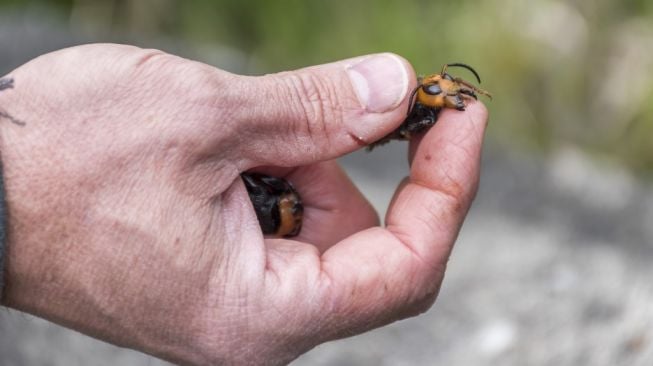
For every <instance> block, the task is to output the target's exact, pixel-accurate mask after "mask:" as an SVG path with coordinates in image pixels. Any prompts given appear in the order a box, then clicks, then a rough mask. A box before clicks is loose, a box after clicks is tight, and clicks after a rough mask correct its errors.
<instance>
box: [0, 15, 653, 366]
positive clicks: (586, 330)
mask: <svg viewBox="0 0 653 366" xmlns="http://www.w3.org/2000/svg"><path fill="white" fill-rule="evenodd" d="M27 24H28V22H27V21H24V20H22V21H21V20H20V19H18V20H16V18H15V17H12V18H11V19H9V18H8V17H6V16H5V17H3V16H0V49H1V50H2V53H1V54H0V70H2V71H0V73H4V72H5V71H8V70H10V69H11V68H12V67H14V66H16V65H19V64H20V63H22V62H24V60H26V59H29V58H31V57H32V56H35V55H38V54H41V53H43V52H44V51H46V50H52V49H57V48H60V47H63V46H66V45H70V44H73V43H78V42H79V41H87V40H79V39H75V38H74V37H71V35H70V34H66V33H63V32H61V31H58V30H57V28H56V26H55V25H52V24H49V23H47V22H29V26H27ZM18 36H20V39H21V42H16V41H15V40H16V39H18V38H17V37H18ZM167 49H169V50H170V49H171V48H167ZM181 53H182V54H183V52H181ZM187 55H188V54H187ZM231 57H232V58H233V59H234V60H235V61H234V62H235V64H234V67H233V68H231V69H232V70H237V66H236V64H237V62H238V57H239V56H238V55H237V54H231ZM224 62H226V61H220V62H218V63H219V64H221V65H224ZM495 123H499V122H498V121H495ZM404 149H405V146H403V145H402V144H399V143H394V144H391V145H389V146H387V147H383V148H380V149H377V150H375V152H374V154H369V155H368V154H365V153H355V154H352V155H350V156H347V157H345V158H343V159H342V162H343V164H344V165H345V167H346V168H347V170H348V171H349V172H350V174H351V176H352V177H353V179H354V180H355V181H356V182H357V183H358V184H359V186H360V187H361V189H362V190H363V192H365V194H366V195H367V196H368V198H370V200H371V201H372V202H373V204H374V205H375V206H376V207H377V208H378V210H379V211H380V212H381V213H383V212H384V210H385V207H386V206H387V203H388V201H389V199H390V197H391V195H392V192H393V190H394V187H395V185H396V183H397V182H398V181H399V180H400V179H401V178H402V177H403V176H404V175H405V174H406V172H407V167H406V162H405V152H404ZM484 160H485V161H484V165H483V174H482V181H481V188H480V191H479V194H478V197H477V199H476V201H475V204H474V207H473V208H472V211H471V212H470V215H469V217H468V220H467V221H466V223H465V226H464V227H463V230H462V232H461V235H460V238H459V240H458V242H457V244H456V249H455V251H454V254H453V256H452V258H451V261H450V266H449V269H448V272H447V277H446V279H445V283H444V286H443V288H442V291H441V294H440V297H439V299H438V301H437V302H436V304H435V306H434V307H433V308H432V309H431V310H430V311H428V312H427V313H425V314H423V315H421V316H419V317H417V318H413V319H409V320H405V321H401V322H398V323H395V324H392V325H390V326H387V327H385V328H382V329H379V330H376V331H372V332H369V333H367V334H364V335H361V336H357V337H353V338H349V339H345V340H340V341H336V342H331V343H328V344H325V345H322V346H320V347H318V348H316V349H315V350H313V351H311V352H309V353H308V354H306V355H304V356H302V357H301V358H300V359H298V360H297V361H295V362H294V363H293V365H296V366H303V365H317V366H320V365H434V364H442V365H561V366H562V365H597V366H600V365H606V366H607V365H610V366H612V365H651V364H653V307H652V306H651V304H653V284H652V283H651V280H650V279H651V278H653V276H652V275H653V273H652V272H653V269H652V267H651V266H650V265H649V262H651V259H652V258H653V240H652V239H653V228H651V226H650V225H647V223H651V222H653V190H652V189H651V187H650V186H649V185H646V184H644V183H642V182H639V181H637V180H635V179H634V178H633V177H631V176H630V175H629V174H628V173H627V172H625V171H623V170H621V169H619V167H614V166H599V165H597V164H594V163H592V162H591V161H590V160H588V159H587V158H586V157H584V156H583V155H582V154H580V153H578V152H577V151H575V150H573V149H563V150H561V151H559V152H558V153H556V154H554V155H552V156H549V157H546V158H544V157H538V158H535V157H530V156H523V155H517V154H516V153H515V152H513V151H505V150H502V149H500V148H498V147H493V146H489V147H488V148H486V151H485V154H484ZM0 365H3V366H40V365H47V366H60V365H61V366H63V365H66V366H69V365H126V366H136V365H167V363H165V362H162V361H159V360H156V359H154V358H151V357H149V356H146V355H143V354H141V353H138V352H134V351H130V350H125V349H121V348H117V347H114V346H112V345H109V344H106V343H103V342H100V341H97V340H94V339H92V338H89V337H86V336H84V335H81V334H78V333H76V332H72V331H70V330H66V329H63V328H61V327H58V326H56V325H54V324H52V323H49V322H47V321H44V320H41V319H37V318H34V317H31V316H28V315H25V314H21V313H17V312H14V311H10V310H6V309H2V310H0Z"/></svg>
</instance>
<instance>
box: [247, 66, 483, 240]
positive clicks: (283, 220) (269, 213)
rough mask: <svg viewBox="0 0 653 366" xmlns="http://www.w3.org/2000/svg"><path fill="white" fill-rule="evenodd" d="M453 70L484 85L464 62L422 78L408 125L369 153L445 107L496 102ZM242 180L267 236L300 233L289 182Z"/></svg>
mask: <svg viewBox="0 0 653 366" xmlns="http://www.w3.org/2000/svg"><path fill="white" fill-rule="evenodd" d="M449 67H462V68H465V69H467V70H469V71H471V73H472V74H474V76H475V77H476V80H477V81H478V82H479V84H480V83H481V78H480V77H479V76H478V73H477V72H476V71H475V70H474V69H473V68H472V67H471V66H468V65H466V64H462V63H451V64H445V65H444V66H442V71H441V72H440V73H439V74H433V75H428V76H426V77H419V78H418V79H417V84H418V85H417V87H415V89H413V91H412V92H411V94H410V99H409V103H408V112H407V115H406V119H405V120H404V122H403V123H402V124H401V125H400V126H399V127H398V128H397V129H396V130H394V131H392V132H391V133H389V134H388V135H386V136H384V137H383V138H381V139H380V140H378V141H375V142H372V143H371V144H369V145H368V146H367V150H368V151H371V150H372V149H373V148H375V147H376V146H379V145H383V144H385V143H388V142H390V141H391V140H409V139H410V138H411V137H412V136H414V135H416V134H419V133H422V132H425V131H426V130H427V129H428V128H430V127H431V126H433V125H434V124H435V122H436V121H437V119H438V114H439V113H440V111H441V110H442V109H443V108H452V109H456V110H459V111H464V110H465V100H466V99H469V98H473V99H477V98H478V94H480V95H485V96H487V97H488V98H490V99H492V95H490V93H488V92H487V91H485V90H483V89H480V88H478V87H476V86H474V85H472V84H471V83H469V82H467V81H465V80H463V79H461V78H459V77H453V76H451V75H450V74H449V73H447V69H448V68H449ZM241 178H242V179H243V182H244V183H245V187H246V188H247V193H248V194H249V198H250V199H251V201H252V204H253V206H254V210H255V211H256V217H257V218H258V221H259V224H260V225H261V229H262V231H263V233H264V234H268V235H274V236H279V237H281V236H287V237H291V236H296V235H298V234H299V232H300V230H301V226H302V217H303V213H304V208H303V206H302V201H301V198H300V196H299V193H297V191H296V190H295V189H294V188H293V186H292V185H291V184H290V183H289V182H288V181H286V180H285V179H282V178H276V177H271V176H267V175H262V174H257V173H242V174H241Z"/></svg>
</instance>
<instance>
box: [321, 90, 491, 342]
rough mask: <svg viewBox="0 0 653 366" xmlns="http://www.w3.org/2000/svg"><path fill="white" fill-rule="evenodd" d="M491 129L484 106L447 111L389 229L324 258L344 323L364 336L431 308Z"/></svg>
mask: <svg viewBox="0 0 653 366" xmlns="http://www.w3.org/2000/svg"><path fill="white" fill-rule="evenodd" d="M486 123H487V110H486V109H485V107H484V106H483V104H481V103H479V102H476V103H472V104H469V105H468V108H467V110H466V111H465V112H462V113H461V112H458V111H453V110H446V111H443V112H442V114H441V116H440V118H439V120H438V123H436V125H435V126H434V127H433V128H431V130H430V131H429V132H428V133H426V135H425V136H424V137H423V138H422V139H421V141H419V142H418V143H417V144H416V146H414V147H413V150H414V158H413V161H412V166H411V172H410V177H409V178H408V179H407V180H406V181H405V182H404V183H403V184H402V185H401V186H400V187H399V188H398V190H397V192H396V194H395V197H394V198H393V202H392V204H391V207H390V209H389V210H388V213H387V215H386V228H373V229H368V230H365V231H362V232H360V233H358V234H355V235H353V236H351V237H349V238H347V239H345V240H343V241H342V242H340V243H338V244H336V245H335V246H333V247H332V248H330V249H329V250H328V251H327V252H325V253H324V254H323V256H322V269H323V271H324V272H325V274H326V275H327V278H329V285H330V286H329V292H330V293H329V295H330V297H331V298H332V299H334V300H333V301H332V302H331V305H332V306H333V308H332V311H333V313H335V314H333V315H335V317H336V319H340V320H342V321H344V322H346V323H347V324H348V326H349V327H350V328H351V327H353V328H356V329H358V330H364V329H370V328H372V327H375V326H379V325H382V324H385V323H387V322H389V321H393V320H396V319H397V318H400V317H405V316H408V315H414V314H415V313H416V312H420V311H424V310H426V308H428V307H429V306H430V305H431V303H432V301H433V300H434V299H435V296H436V295H437V293H438V291H439V288H440V283H441V281H442V278H443V275H444V268H445V267H446V262H447V259H448V257H449V253H450V252H451V248H452V247H453V244H454V242H455V240H456V237H457V235H458V231H459V230H460V227H461V225H462V222H463V219H464V217H465V215H466V214H467V211H468V209H469V207H470V205H471V202H472V200H473V198H474V195H475V193H476V190H477V187H478V180H479V171H480V157H481V149H482V141H483V134H484V131H485V126H486ZM355 324H356V325H358V326H359V327H360V328H358V327H356V326H354V325H355Z"/></svg>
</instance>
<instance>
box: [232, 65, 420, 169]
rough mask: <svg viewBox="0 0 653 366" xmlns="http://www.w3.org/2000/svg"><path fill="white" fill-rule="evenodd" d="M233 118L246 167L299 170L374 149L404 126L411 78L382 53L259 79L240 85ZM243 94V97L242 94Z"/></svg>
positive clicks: (411, 74)
mask: <svg viewBox="0 0 653 366" xmlns="http://www.w3.org/2000/svg"><path fill="white" fill-rule="evenodd" d="M240 82H241V83H240V88H244V89H239V90H240V91H241V92H242V93H241V95H243V96H244V98H245V100H242V103H240V105H239V106H238V111H236V112H235V114H236V120H237V121H239V124H240V133H241V136H244V137H245V138H247V141H248V142H249V143H248V144H246V146H242V149H243V150H244V151H242V153H243V155H244V157H245V158H246V159H248V160H249V161H250V164H251V165H252V166H258V165H276V166H299V165H305V164H309V163H313V162H317V161H322V160H327V159H333V158H336V157H338V156H341V155H343V154H346V153H348V152H351V151H353V150H356V149H357V148H359V147H361V146H363V145H367V144H369V143H371V142H373V141H376V140H378V139H380V138H381V137H383V136H384V135H386V134H387V133H389V132H390V131H392V130H393V129H394V128H396V127H397V126H398V125H399V124H400V123H401V121H402V120H403V119H404V118H405V115H406V109H407V95H408V92H409V90H410V89H411V87H412V86H413V85H414V84H415V74H414V71H413V69H412V67H411V66H410V65H409V63H408V62H407V61H406V60H405V59H403V58H402V57H400V56H397V55H394V54H390V53H383V54H376V55H368V56H362V57H358V58H353V59H348V60H344V61H339V62H334V63H330V64H325V65H320V66H313V67H308V68H304V69H300V70H296V71H290V72H283V73H278V74H270V75H265V76H261V77H242V78H240ZM243 90H245V92H243Z"/></svg>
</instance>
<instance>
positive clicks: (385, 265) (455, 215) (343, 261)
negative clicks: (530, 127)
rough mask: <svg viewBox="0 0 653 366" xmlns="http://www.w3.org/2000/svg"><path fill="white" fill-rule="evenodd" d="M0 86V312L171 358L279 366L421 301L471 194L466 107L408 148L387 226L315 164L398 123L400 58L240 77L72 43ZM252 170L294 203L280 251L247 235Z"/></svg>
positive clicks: (480, 126) (403, 104) (402, 101)
mask: <svg viewBox="0 0 653 366" xmlns="http://www.w3.org/2000/svg"><path fill="white" fill-rule="evenodd" d="M348 75H349V76H348ZM10 76H11V77H13V78H14V79H15V87H14V88H13V89H7V90H4V91H3V92H1V93H0V109H2V110H3V111H5V112H6V114H7V115H10V116H11V117H12V118H13V119H15V120H19V121H22V122H24V124H25V125H24V126H20V125H18V124H16V123H12V121H11V120H10V119H9V118H0V153H1V156H2V162H3V165H4V171H5V187H6V192H7V193H6V197H7V201H8V212H9V223H8V224H9V226H8V228H9V238H8V243H7V244H8V252H7V255H8V258H7V263H6V281H7V287H6V288H5V292H4V298H3V302H4V304H5V305H7V306H10V307H13V308H16V309H19V310H23V311H26V312H30V313H33V314H36V315H39V316H42V317H44V318H47V319H50V320H52V321H55V322H57V323H60V324H63V325H65V326H68V327H71V328H74V329H76V330H79V331H81V332H84V333H86V334H89V335H92V336H95V337H98V338H100V339H103V340H106V341H109V342H112V343H114V344H117V345H121V346H126V347H130V348H135V349H138V350H141V351H144V352H148V353H151V354H153V355H156V356H158V357H161V358H164V359H167V360H170V361H173V362H179V363H184V364H280V363H284V362H288V361H290V360H292V359H293V358H295V357H297V356H298V355H299V354H301V353H303V352H305V351H307V350H309V349H310V348H312V347H314V346H315V345H317V344H319V343H322V342H325V341H328V340H331V339H335V338H339V337H344V336H349V335H353V334H356V333H360V332H363V331H365V330H368V329H371V328H374V327H378V326H381V325H383V324H387V323H389V322H392V321H395V320H397V319H401V318H404V317H407V316H411V315H415V314H417V313H419V312H422V311H424V310H426V309H427V308H428V307H430V305H431V304H432V302H433V301H434V299H435V297H436V296H437V292H438V289H439V287H440V283H441V281H442V278H443V274H444V269H445V266H446V261H447V258H448V256H449V253H450V251H451V248H452V246H453V243H454V241H455V238H456V235H457V233H458V230H459V229H460V226H461V224H462V221H463V218H464V216H465V214H466V212H467V210H468V208H469V206H470V204H471V201H472V199H473V196H474V193H475V191H476V188H477V183H478V174H479V160H480V148H481V143H482V136H483V131H484V128H485V124H486V119H487V113H486V110H485V109H484V107H483V106H482V104H481V103H472V104H470V105H469V106H468V109H467V111H466V112H462V113H461V112H456V111H449V110H447V111H444V112H443V113H442V114H441V117H440V120H439V121H438V123H437V124H436V125H435V126H434V127H433V128H432V129H431V130H430V131H429V132H428V133H427V134H425V136H423V137H421V138H420V139H419V141H417V140H416V141H413V142H412V143H411V160H412V165H411V172H410V177H409V178H407V179H406V180H405V181H404V182H403V183H402V184H401V185H400V187H399V188H398V190H397V193H396V194H395V197H394V198H393V201H392V203H391V207H390V208H389V210H388V214H387V217H386V227H379V226H378V218H377V215H376V213H375V212H374V210H373V209H372V208H371V206H370V205H369V203H367V201H366V200H365V199H364V198H363V196H362V195H361V194H360V193H359V192H358V190H357V189H356V188H355V186H354V185H353V184H352V183H351V182H350V181H349V179H348V178H347V176H346V175H345V173H344V172H343V171H342V170H341V168H340V167H339V166H338V165H337V164H336V162H335V161H334V160H333V159H335V158H336V157H338V156H341V155H343V154H346V153H348V152H351V151H353V150H355V149H357V148H359V147H360V145H361V141H366V142H371V141H374V140H376V139H379V138H381V137H383V136H384V135H386V134H387V133H388V132H390V131H391V130H393V129H394V128H396V127H397V126H398V125H399V124H400V123H401V121H402V120H403V118H404V117H405V112H406V110H407V99H408V98H407V94H408V92H409V91H410V90H411V89H412V87H414V83H415V76H414V73H413V71H412V69H411V68H410V66H409V65H408V64H407V63H406V62H405V61H404V60H403V59H400V58H399V57H397V56H394V55H389V54H383V55H377V56H366V57H362V58H357V59H351V60H346V61H342V62H338V63H333V64H327V65H321V66H317V67H311V68H307V69H302V70H298V71H294V72H287V73H280V74H273V75H266V76H262V77H244V76H237V75H233V74H229V73H226V72H224V71H220V70H217V69H215V68H212V67H209V66H207V65H203V64H200V63H197V62H192V61H188V60H184V59H181V58H178V57H175V56H171V55H167V54H164V53H161V52H159V51H154V50H142V49H138V48H134V47H128V46H118V45H89V46H81V47H75V48H71V49H66V50H62V51H58V52H55V53H52V54H48V55H45V56H42V57H40V58H38V59H35V60H33V61H31V62H29V63H28V64H25V65H24V66H22V67H20V68H19V69H17V70H15V71H14V72H12V73H11V74H10ZM350 76H351V77H350ZM366 77H369V78H370V79H368V81H366ZM250 169H255V170H257V171H262V172H267V173H272V174H274V175H277V176H281V177H285V178H286V179H288V180H289V181H291V182H292V183H293V184H294V186H295V187H296V189H297V190H298V191H299V192H300V194H301V195H302V199H303V202H304V207H305V220H304V224H303V229H302V232H301V235H300V236H299V237H297V238H295V240H285V239H269V238H267V239H266V238H264V237H263V236H262V234H261V232H260V228H259V226H258V222H257V220H256V216H255V214H254V211H253V209H252V207H251V203H250V201H249V198H248V195H247V193H246V191H245V188H244V186H243V183H242V182H241V180H240V178H239V173H240V172H243V171H247V170H250Z"/></svg>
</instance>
